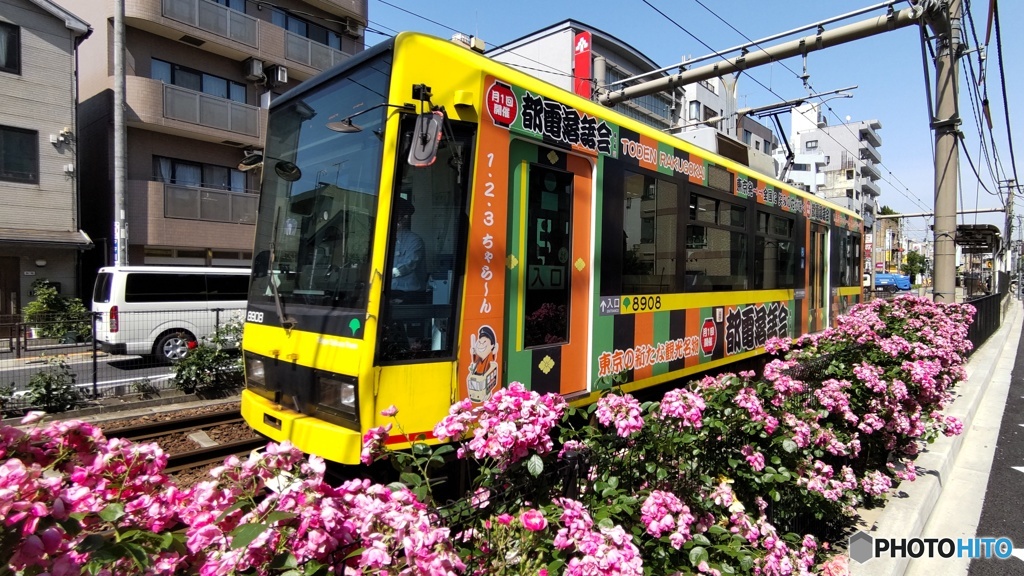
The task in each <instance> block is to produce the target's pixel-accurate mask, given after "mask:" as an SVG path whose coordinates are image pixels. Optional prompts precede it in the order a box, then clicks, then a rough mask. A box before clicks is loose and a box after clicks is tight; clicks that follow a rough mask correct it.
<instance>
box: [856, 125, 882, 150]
mask: <svg viewBox="0 0 1024 576" xmlns="http://www.w3.org/2000/svg"><path fill="white" fill-rule="evenodd" d="M881 127H882V125H881V123H878V122H875V123H871V124H863V125H861V127H860V140H861V142H867V143H868V144H871V145H872V146H881V145H882V139H881V137H879V136H878V132H876V131H875V130H876V129H878V128H881Z"/></svg>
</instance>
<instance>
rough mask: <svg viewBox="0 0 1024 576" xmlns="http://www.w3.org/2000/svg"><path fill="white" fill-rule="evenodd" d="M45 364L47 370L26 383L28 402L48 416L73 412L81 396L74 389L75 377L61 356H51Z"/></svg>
mask: <svg viewBox="0 0 1024 576" xmlns="http://www.w3.org/2000/svg"><path fill="white" fill-rule="evenodd" d="M46 364H47V368H46V369H44V370H42V371H41V372H37V373H36V374H35V375H34V376H32V379H31V380H29V382H28V389H29V392H28V398H29V401H30V402H31V403H32V406H35V407H37V408H41V409H43V410H45V411H46V412H47V413H50V414H53V413H55V412H66V411H68V410H73V409H74V408H75V407H77V406H78V405H79V404H81V403H82V395H81V394H80V393H79V392H78V388H76V387H75V378H76V377H77V375H76V374H75V373H74V372H72V371H71V367H70V366H68V363H67V360H66V359H65V358H64V357H63V356H53V357H51V358H49V359H47V361H46Z"/></svg>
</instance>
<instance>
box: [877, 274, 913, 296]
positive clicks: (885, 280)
mask: <svg viewBox="0 0 1024 576" xmlns="http://www.w3.org/2000/svg"><path fill="white" fill-rule="evenodd" d="M875 290H877V291H881V292H897V291H899V290H910V276H906V275H904V274H875Z"/></svg>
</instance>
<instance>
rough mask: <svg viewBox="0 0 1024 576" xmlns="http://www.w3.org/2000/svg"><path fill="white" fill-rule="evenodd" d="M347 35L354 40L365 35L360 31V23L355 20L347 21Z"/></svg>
mask: <svg viewBox="0 0 1024 576" xmlns="http://www.w3.org/2000/svg"><path fill="white" fill-rule="evenodd" d="M345 34H348V35H349V36H352V37H353V38H361V37H362V36H363V34H362V31H361V30H360V29H359V22H356V21H355V20H346V21H345Z"/></svg>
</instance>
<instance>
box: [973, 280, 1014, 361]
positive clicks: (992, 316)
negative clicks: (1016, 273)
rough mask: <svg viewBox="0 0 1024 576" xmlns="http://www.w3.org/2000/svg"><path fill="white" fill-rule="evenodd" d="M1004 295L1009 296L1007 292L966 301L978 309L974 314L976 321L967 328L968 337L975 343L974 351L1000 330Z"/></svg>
mask: <svg viewBox="0 0 1024 576" xmlns="http://www.w3.org/2000/svg"><path fill="white" fill-rule="evenodd" d="M1004 297H1007V295H1006V294H1005V293H1004V294H990V295H988V296H980V297H977V298H971V299H969V300H967V301H966V303H967V304H970V305H971V306H974V308H975V309H976V310H977V312H976V313H975V314H974V321H973V322H971V326H970V328H968V330H967V339H968V340H970V341H971V344H973V345H974V347H973V349H972V352H973V351H974V350H977V349H978V347H979V346H981V345H982V344H984V343H985V341H986V340H988V339H989V337H990V336H992V335H993V334H995V333H996V331H997V330H999V326H1000V325H1001V322H1002V313H1003V306H1002V303H1003V298H1004Z"/></svg>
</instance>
